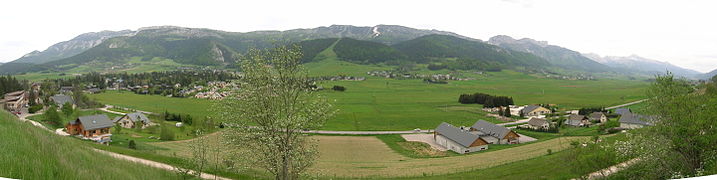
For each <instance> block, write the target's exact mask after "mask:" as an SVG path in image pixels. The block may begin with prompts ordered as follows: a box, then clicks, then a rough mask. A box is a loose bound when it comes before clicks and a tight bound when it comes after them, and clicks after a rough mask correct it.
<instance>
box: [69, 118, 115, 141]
mask: <svg viewBox="0 0 717 180" xmlns="http://www.w3.org/2000/svg"><path fill="white" fill-rule="evenodd" d="M112 126H114V124H113V123H112V121H110V118H109V117H107V115H104V114H99V115H91V116H81V117H78V118H77V119H75V120H74V121H70V122H69V123H67V125H65V129H66V131H67V133H68V134H70V135H78V136H80V137H82V138H83V139H90V140H93V141H96V142H98V143H102V144H106V143H109V142H111V141H112V139H111V136H112V134H111V132H110V128H111V127H112Z"/></svg>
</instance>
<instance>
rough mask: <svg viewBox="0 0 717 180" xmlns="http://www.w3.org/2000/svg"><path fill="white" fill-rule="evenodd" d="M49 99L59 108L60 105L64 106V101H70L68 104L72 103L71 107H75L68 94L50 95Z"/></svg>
mask: <svg viewBox="0 0 717 180" xmlns="http://www.w3.org/2000/svg"><path fill="white" fill-rule="evenodd" d="M50 100H52V102H55V104H57V106H58V107H60V108H62V106H64V105H65V103H70V104H72V107H75V101H74V100H72V97H70V96H68V95H64V94H55V95H53V96H52V97H50Z"/></svg>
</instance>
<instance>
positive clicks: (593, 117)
mask: <svg viewBox="0 0 717 180" xmlns="http://www.w3.org/2000/svg"><path fill="white" fill-rule="evenodd" d="M588 119H590V121H592V122H600V123H604V122H605V121H607V116H606V115H605V113H603V112H593V113H590V116H588Z"/></svg>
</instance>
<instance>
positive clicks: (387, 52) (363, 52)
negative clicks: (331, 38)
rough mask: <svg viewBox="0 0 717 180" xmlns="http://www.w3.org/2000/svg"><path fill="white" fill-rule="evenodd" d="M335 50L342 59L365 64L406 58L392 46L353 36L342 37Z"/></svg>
mask: <svg viewBox="0 0 717 180" xmlns="http://www.w3.org/2000/svg"><path fill="white" fill-rule="evenodd" d="M334 52H336V55H337V56H338V57H339V59H341V60H344V61H349V62H354V63H363V64H377V63H385V62H387V61H396V60H403V59H405V58H406V56H405V55H404V54H402V53H401V52H399V51H397V50H396V49H394V48H392V47H391V46H387V45H384V44H381V43H376V42H370V41H360V40H355V39H351V38H343V39H341V40H340V41H339V42H338V43H337V44H336V46H334Z"/></svg>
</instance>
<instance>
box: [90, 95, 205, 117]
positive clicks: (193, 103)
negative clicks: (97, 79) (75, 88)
mask: <svg viewBox="0 0 717 180" xmlns="http://www.w3.org/2000/svg"><path fill="white" fill-rule="evenodd" d="M88 96H90V98H94V99H97V100H99V101H100V102H102V103H105V104H110V105H116V106H121V107H125V108H131V109H138V110H142V111H149V112H155V113H163V112H165V111H169V112H170V113H181V114H190V115H192V117H194V118H198V117H204V116H207V115H208V114H209V109H210V108H211V104H212V102H211V101H209V100H205V99H194V98H170V97H164V96H152V95H138V94H134V93H132V92H129V91H105V92H104V93H98V94H88Z"/></svg>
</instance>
